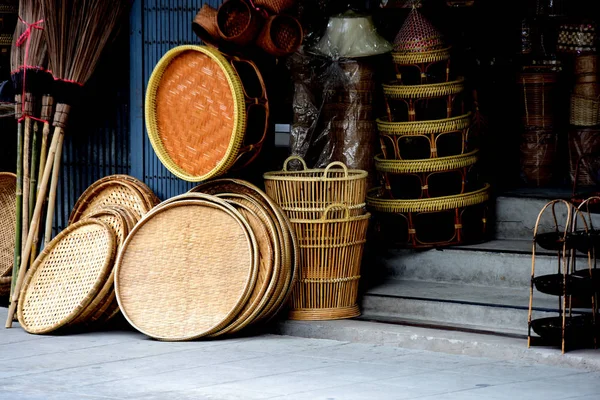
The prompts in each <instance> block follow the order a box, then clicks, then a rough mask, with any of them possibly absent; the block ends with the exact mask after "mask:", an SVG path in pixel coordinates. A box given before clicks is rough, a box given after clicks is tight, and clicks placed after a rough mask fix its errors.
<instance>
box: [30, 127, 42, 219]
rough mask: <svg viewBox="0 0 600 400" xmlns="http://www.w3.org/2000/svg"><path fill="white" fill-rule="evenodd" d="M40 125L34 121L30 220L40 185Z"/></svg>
mask: <svg viewBox="0 0 600 400" xmlns="http://www.w3.org/2000/svg"><path fill="white" fill-rule="evenodd" d="M39 134H40V132H39V125H38V123H37V122H35V121H34V122H33V136H32V140H31V177H30V178H29V204H28V207H29V212H28V213H29V222H31V217H32V216H33V208H34V207H35V199H36V193H37V185H38V182H37V180H38V172H39V171H38V169H39V166H38V162H39V159H40V144H39V143H38V137H39V136H40V135H39Z"/></svg>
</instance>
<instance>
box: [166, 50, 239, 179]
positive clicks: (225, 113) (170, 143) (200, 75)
mask: <svg viewBox="0 0 600 400" xmlns="http://www.w3.org/2000/svg"><path fill="white" fill-rule="evenodd" d="M234 112H235V107H234V98H233V94H232V92H231V89H230V87H229V84H228V82H227V77H226V76H225V73H224V72H223V69H222V68H221V67H220V66H219V65H218V64H217V63H215V62H214V61H213V60H212V59H211V58H210V57H209V56H207V55H206V54H204V53H201V52H198V51H187V52H184V53H182V54H181V55H179V56H177V57H176V58H175V59H174V60H173V61H171V63H170V64H169V66H168V67H167V69H166V70H165V72H164V74H163V76H162V79H161V83H160V86H159V88H158V91H157V93H156V113H157V119H158V132H159V136H160V140H161V141H162V144H163V146H164V148H165V150H166V152H167V153H168V155H169V157H170V158H171V159H172V160H173V162H174V163H175V164H177V165H178V166H179V167H180V168H182V169H184V170H185V171H186V172H187V173H189V174H190V175H195V176H200V175H204V174H207V173H209V172H210V171H212V170H213V169H215V168H216V167H217V165H218V164H219V163H220V162H221V161H222V160H223V158H224V157H225V155H226V153H227V149H228V147H229V143H230V142H231V138H232V135H233V132H234V122H233V120H234Z"/></svg>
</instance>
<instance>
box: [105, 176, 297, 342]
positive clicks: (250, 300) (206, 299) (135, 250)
mask: <svg viewBox="0 0 600 400" xmlns="http://www.w3.org/2000/svg"><path fill="white" fill-rule="evenodd" d="M295 240H296V239H295V235H294V234H293V232H292V230H291V226H290V222H289V220H288V219H287V217H286V216H285V214H284V213H283V211H282V210H281V209H280V208H279V207H278V206H277V205H276V204H275V203H274V202H273V201H272V200H271V199H270V198H269V197H268V196H267V195H266V194H265V193H264V192H262V191H261V190H259V189H258V188H256V187H255V186H253V185H251V184H249V183H247V182H244V181H239V180H233V179H221V180H214V181H210V182H207V183H204V184H201V185H200V186H197V187H195V188H194V189H192V190H191V191H190V192H189V193H186V194H183V195H180V196H177V197H174V198H171V199H169V200H166V201H164V202H162V203H161V204H160V205H159V206H157V207H155V208H154V209H153V210H152V211H151V212H149V213H148V214H146V215H145V216H144V218H142V219H141V220H140V222H139V223H138V224H137V225H136V226H135V228H134V229H133V231H132V232H131V233H130V234H129V236H128V238H127V240H126V241H125V243H124V244H123V248H122V250H121V252H120V253H119V256H118V259H117V261H116V271H115V288H116V295H117V300H118V303H119V307H120V309H121V311H122V313H123V315H124V316H125V318H126V319H127V320H128V321H129V323H131V325H133V327H135V328H136V329H137V330H139V331H140V332H142V333H144V334H146V335H148V336H150V337H153V338H155V339H159V340H167V341H182V340H192V339H198V338H205V337H210V338H214V337H218V336H223V335H226V334H233V333H236V332H239V331H240V330H242V329H245V328H248V327H249V326H253V325H256V324H257V323H259V322H264V321H267V320H269V319H270V318H272V317H273V316H274V315H276V314H277V312H279V310H281V309H282V308H283V306H284V304H285V303H286V301H287V299H288V297H289V293H290V290H291V288H292V287H293V285H294V281H295V279H296V264H297V262H296V258H297V257H298V254H297V252H296V242H295Z"/></svg>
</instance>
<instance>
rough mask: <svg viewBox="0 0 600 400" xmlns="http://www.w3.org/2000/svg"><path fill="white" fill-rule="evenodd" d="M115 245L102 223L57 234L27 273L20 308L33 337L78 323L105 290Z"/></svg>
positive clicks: (83, 223) (91, 222)
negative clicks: (80, 317)
mask: <svg viewBox="0 0 600 400" xmlns="http://www.w3.org/2000/svg"><path fill="white" fill-rule="evenodd" d="M115 245H116V240H115V236H114V233H113V231H112V229H111V228H110V227H109V226H108V225H107V224H106V223H104V222H102V221H99V220H95V219H87V220H83V221H80V222H77V223H75V224H73V225H71V226H69V227H68V228H67V229H65V230H64V231H62V232H61V233H59V234H58V235H57V236H56V238H54V240H52V241H51V242H50V243H48V245H47V246H46V247H45V248H44V250H43V251H42V253H41V254H40V255H39V256H38V258H37V259H36V260H35V262H34V264H33V266H32V267H31V269H30V270H29V271H28V272H27V275H26V278H25V281H24V284H23V287H22V290H21V294H20V297H19V303H18V317H19V323H20V324H21V326H22V327H23V329H25V330H26V331H27V332H29V333H37V334H43V333H49V332H52V331H55V330H57V329H59V328H62V327H64V326H66V325H67V324H69V323H71V322H72V321H73V320H75V319H76V318H77V317H78V316H79V315H80V314H81V312H83V311H84V310H85V309H86V307H87V306H88V305H89V304H90V303H91V302H92V301H93V299H94V298H95V297H96V296H97V295H98V292H99V291H100V290H101V289H102V288H103V286H104V284H105V282H106V279H107V278H108V276H109V274H110V271H111V269H112V266H113V260H114V256H115V252H116V246H115Z"/></svg>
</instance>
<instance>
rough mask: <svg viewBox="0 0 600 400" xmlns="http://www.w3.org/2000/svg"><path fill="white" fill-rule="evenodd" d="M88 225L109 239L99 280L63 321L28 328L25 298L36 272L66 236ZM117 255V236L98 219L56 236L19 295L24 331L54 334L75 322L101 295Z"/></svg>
mask: <svg viewBox="0 0 600 400" xmlns="http://www.w3.org/2000/svg"><path fill="white" fill-rule="evenodd" d="M86 225H99V226H101V227H102V228H103V229H104V231H105V233H106V236H107V238H108V248H109V253H110V254H107V257H106V259H105V262H104V265H103V267H102V269H101V271H100V276H99V278H98V279H97V280H96V282H95V284H94V286H93V287H92V288H91V289H90V291H89V292H88V294H87V295H86V297H85V298H84V299H83V300H82V301H81V302H80V303H79V305H78V307H76V308H75V309H74V310H73V311H72V312H71V313H70V314H69V315H67V316H66V317H65V318H64V319H63V320H62V321H59V322H57V323H55V324H54V325H52V326H46V327H38V328H37V329H36V328H34V327H30V326H28V325H27V324H26V323H25V322H24V318H23V304H24V302H25V296H26V295H27V289H28V288H29V285H30V284H31V281H32V280H33V279H34V276H35V274H36V272H37V271H38V269H39V268H41V267H42V265H43V262H44V261H45V259H46V257H47V256H48V255H49V254H50V253H51V252H52V250H54V248H55V247H56V246H57V245H58V243H60V241H61V240H63V239H64V238H65V237H66V236H68V235H69V234H71V233H72V232H74V231H76V230H78V229H79V228H81V227H82V226H86ZM115 255H116V238H115V235H114V233H113V231H112V229H111V228H110V227H109V226H108V224H106V223H105V222H103V221H100V220H97V219H91V218H90V219H84V220H82V221H78V222H76V223H74V224H72V225H69V226H68V227H67V228H65V229H64V230H63V231H62V232H60V233H59V234H58V235H56V237H55V238H54V239H52V241H51V242H50V243H48V245H47V246H46V247H45V248H44V250H43V251H42V252H41V253H40V254H39V255H38V257H37V258H36V260H35V262H34V263H33V265H32V266H31V268H30V269H29V271H27V275H26V277H25V280H24V282H23V286H22V289H21V293H20V294H19V302H18V310H17V315H18V318H19V323H20V324H21V326H22V327H23V329H25V330H26V331H27V332H29V333H36V334H43V333H49V332H52V331H54V330H57V329H59V328H61V327H64V326H66V325H68V324H70V323H71V322H73V321H74V320H75V319H76V318H77V317H78V316H79V315H80V314H81V313H82V312H83V311H85V308H86V307H87V306H88V305H89V304H90V303H91V302H92V301H93V300H94V298H95V297H96V295H97V294H98V293H99V291H100V290H101V289H102V287H103V286H104V284H105V281H106V279H107V277H108V275H109V273H110V271H111V270H112V267H113V262H114V260H115Z"/></svg>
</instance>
